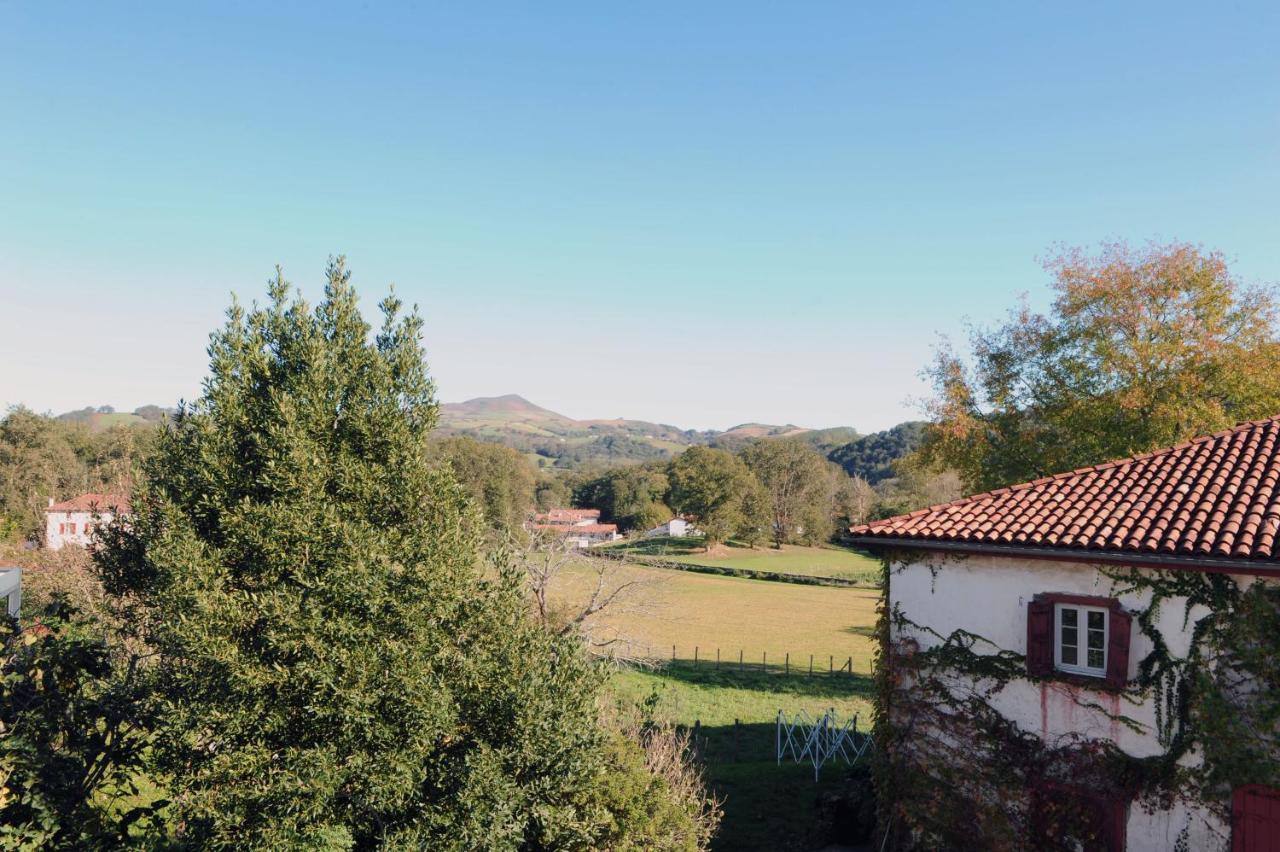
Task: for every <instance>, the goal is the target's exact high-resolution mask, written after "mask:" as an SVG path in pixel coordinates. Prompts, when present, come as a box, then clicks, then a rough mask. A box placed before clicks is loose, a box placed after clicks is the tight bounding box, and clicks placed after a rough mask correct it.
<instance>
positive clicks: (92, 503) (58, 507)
mask: <svg viewBox="0 0 1280 852" xmlns="http://www.w3.org/2000/svg"><path fill="white" fill-rule="evenodd" d="M45 511H46V512H95V511H96V512H115V511H119V512H128V511H129V498H128V497H126V496H124V495H123V494H81V495H80V496H79V497H72V498H71V499H70V500H63V501H62V502H61V503H50V504H49V506H48V508H46V509H45Z"/></svg>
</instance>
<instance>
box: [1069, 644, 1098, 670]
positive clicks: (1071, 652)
mask: <svg viewBox="0 0 1280 852" xmlns="http://www.w3.org/2000/svg"><path fill="white" fill-rule="evenodd" d="M1090 653H1092V652H1090ZM1079 659H1080V657H1079V656H1078V654H1077V652H1076V646H1075V645H1063V646H1062V663H1063V665H1067V666H1074V665H1075V664H1076V661H1077V660H1079Z"/></svg>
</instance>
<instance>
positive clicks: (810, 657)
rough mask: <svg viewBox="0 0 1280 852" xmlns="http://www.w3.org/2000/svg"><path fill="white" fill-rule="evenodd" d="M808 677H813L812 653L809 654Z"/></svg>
mask: <svg viewBox="0 0 1280 852" xmlns="http://www.w3.org/2000/svg"><path fill="white" fill-rule="evenodd" d="M809 677H813V654H810V655H809Z"/></svg>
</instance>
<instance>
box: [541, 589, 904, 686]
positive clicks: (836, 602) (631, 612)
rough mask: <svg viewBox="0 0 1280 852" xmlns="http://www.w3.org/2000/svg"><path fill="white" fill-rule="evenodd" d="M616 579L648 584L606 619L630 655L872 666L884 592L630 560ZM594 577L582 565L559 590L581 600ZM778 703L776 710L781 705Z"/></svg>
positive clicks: (557, 594)
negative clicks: (847, 662)
mask: <svg viewBox="0 0 1280 852" xmlns="http://www.w3.org/2000/svg"><path fill="white" fill-rule="evenodd" d="M610 567H611V568H612V569H613V570H615V571H617V572H618V574H617V578H616V581H619V582H620V581H624V580H625V581H629V580H639V581H642V582H643V583H644V584H645V585H644V587H643V588H642V589H640V591H639V593H638V594H637V595H636V596H635V597H634V598H633V599H632V600H630V601H623V602H621V603H622V606H621V609H620V610H619V611H617V612H614V613H613V614H610V613H608V612H607V611H606V613H605V615H604V617H603V618H601V619H600V624H601V625H602V626H604V627H607V628H608V629H611V630H615V631H616V632H617V633H618V634H619V635H621V636H623V637H625V639H626V640H627V645H628V647H627V648H624V649H622V650H624V651H628V652H629V656H640V657H651V658H655V659H659V660H670V659H671V658H672V656H673V654H672V646H673V645H674V646H675V653H674V657H675V658H676V659H677V660H681V659H684V660H692V659H693V658H694V653H695V648H696V650H697V656H698V658H699V659H701V660H710V661H712V662H714V661H715V658H716V651H717V650H719V652H720V658H721V661H722V662H725V663H727V662H729V661H733V662H734V663H735V664H736V663H737V661H738V654H739V652H741V653H742V659H743V661H744V662H745V663H748V664H754V665H755V666H757V667H759V665H760V664H761V662H762V659H765V658H766V657H767V661H768V663H769V665H770V666H776V667H779V668H781V667H782V666H783V665H784V662H785V660H786V655H787V654H790V655H791V667H792V670H793V671H794V670H796V669H798V668H801V667H803V668H804V669H805V670H806V671H807V670H808V666H809V655H813V660H814V667H815V669H818V668H821V669H823V670H826V669H827V668H829V665H830V662H831V660H832V659H834V661H835V665H836V666H837V667H838V666H839V665H841V664H842V663H843V662H844V661H845V660H847V659H848V658H850V657H852V658H853V671H855V672H867V671H870V669H871V655H872V650H873V647H872V646H873V642H872V627H873V625H874V624H875V618H876V614H875V608H876V603H877V602H878V600H879V595H880V593H879V591H877V590H874V589H854V588H845V587H840V586H805V585H798V584H793V583H770V582H767V581H763V580H746V579H741V578H738V577H722V576H718V575H714V574H695V573H692V572H685V571H671V570H666V569H662V568H651V567H647V566H643V565H637V564H631V563H611V565H610ZM589 582H590V575H589V574H588V569H587V568H586V567H585V566H583V567H580V568H578V569H577V570H575V571H573V572H567V573H566V574H565V575H564V577H563V578H562V583H561V584H560V585H558V586H555V587H553V589H552V593H553V596H554V597H556V598H558V599H560V600H562V601H567V602H571V601H574V600H581V599H582V597H583V595H584V593H585V588H586V585H587V584H588V583H589ZM776 709H777V708H775V710H776Z"/></svg>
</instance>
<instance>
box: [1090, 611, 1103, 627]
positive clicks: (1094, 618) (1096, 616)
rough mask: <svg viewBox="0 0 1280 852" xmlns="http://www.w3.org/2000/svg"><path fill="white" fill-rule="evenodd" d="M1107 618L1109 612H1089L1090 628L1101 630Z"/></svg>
mask: <svg viewBox="0 0 1280 852" xmlns="http://www.w3.org/2000/svg"><path fill="white" fill-rule="evenodd" d="M1106 619H1107V614H1106V613H1105V612H1090V613H1089V629H1090V630H1101V629H1102V625H1104V624H1105V623H1106Z"/></svg>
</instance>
